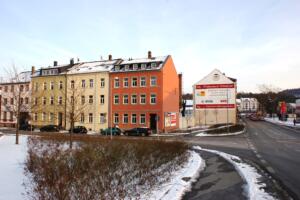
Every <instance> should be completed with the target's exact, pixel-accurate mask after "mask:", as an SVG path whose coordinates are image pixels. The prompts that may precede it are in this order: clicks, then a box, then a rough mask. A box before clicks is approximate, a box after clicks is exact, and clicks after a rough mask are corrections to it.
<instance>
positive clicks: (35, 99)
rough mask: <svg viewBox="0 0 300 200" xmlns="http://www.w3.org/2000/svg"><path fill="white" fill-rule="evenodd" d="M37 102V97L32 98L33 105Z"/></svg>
mask: <svg viewBox="0 0 300 200" xmlns="http://www.w3.org/2000/svg"><path fill="white" fill-rule="evenodd" d="M37 104H38V98H37V97H35V98H34V99H33V105H35V106H36V105H37Z"/></svg>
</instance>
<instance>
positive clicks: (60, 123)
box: [58, 112, 63, 127]
mask: <svg viewBox="0 0 300 200" xmlns="http://www.w3.org/2000/svg"><path fill="white" fill-rule="evenodd" d="M62 120H63V117H62V113H61V112H60V113H58V126H59V127H62Z"/></svg>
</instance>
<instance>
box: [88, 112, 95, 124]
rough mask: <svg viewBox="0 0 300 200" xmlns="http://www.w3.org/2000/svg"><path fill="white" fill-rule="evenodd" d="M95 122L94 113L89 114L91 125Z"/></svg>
mask: <svg viewBox="0 0 300 200" xmlns="http://www.w3.org/2000/svg"><path fill="white" fill-rule="evenodd" d="M93 121H94V115H93V113H89V123H90V124H91V123H93Z"/></svg>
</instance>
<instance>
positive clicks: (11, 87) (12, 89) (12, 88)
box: [5, 85, 15, 92]
mask: <svg viewBox="0 0 300 200" xmlns="http://www.w3.org/2000/svg"><path fill="white" fill-rule="evenodd" d="M14 88H15V86H14V85H12V86H10V91H11V92H14ZM5 92H7V91H5Z"/></svg>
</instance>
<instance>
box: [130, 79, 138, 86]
mask: <svg viewBox="0 0 300 200" xmlns="http://www.w3.org/2000/svg"><path fill="white" fill-rule="evenodd" d="M133 79H136V85H133V83H134V81H133ZM131 87H138V78H137V77H131Z"/></svg>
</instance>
